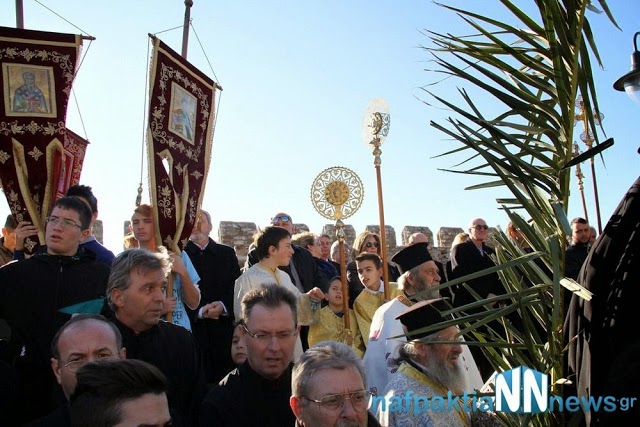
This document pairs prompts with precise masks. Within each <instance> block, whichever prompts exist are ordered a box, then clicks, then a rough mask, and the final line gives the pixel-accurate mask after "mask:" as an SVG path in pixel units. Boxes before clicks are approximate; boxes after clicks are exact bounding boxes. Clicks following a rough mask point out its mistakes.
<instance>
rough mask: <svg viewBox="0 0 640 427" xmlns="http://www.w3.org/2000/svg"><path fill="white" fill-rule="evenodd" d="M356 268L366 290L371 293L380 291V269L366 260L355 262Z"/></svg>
mask: <svg viewBox="0 0 640 427" xmlns="http://www.w3.org/2000/svg"><path fill="white" fill-rule="evenodd" d="M356 267H357V268H358V277H359V278H360V281H361V282H362V284H363V285H364V286H366V288H367V289H371V290H372V291H377V290H378V289H380V276H382V269H381V268H376V264H375V263H374V262H373V261H371V260H368V259H366V260H364V261H356Z"/></svg>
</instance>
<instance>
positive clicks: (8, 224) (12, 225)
mask: <svg viewBox="0 0 640 427" xmlns="http://www.w3.org/2000/svg"><path fill="white" fill-rule="evenodd" d="M17 226H18V224H16V220H15V219H13V215H11V214H9V215H7V220H6V221H5V222H4V228H6V229H8V230H15V229H16V227H17Z"/></svg>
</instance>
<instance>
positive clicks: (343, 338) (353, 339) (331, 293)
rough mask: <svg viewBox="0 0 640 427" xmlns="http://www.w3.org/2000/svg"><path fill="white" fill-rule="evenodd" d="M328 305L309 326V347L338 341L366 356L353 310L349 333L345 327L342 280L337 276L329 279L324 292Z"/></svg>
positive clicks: (351, 311)
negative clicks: (327, 288) (323, 342)
mask: <svg viewBox="0 0 640 427" xmlns="http://www.w3.org/2000/svg"><path fill="white" fill-rule="evenodd" d="M324 297H325V299H326V300H327V302H328V305H326V306H325V307H323V308H322V309H320V311H318V314H317V316H318V317H317V319H314V322H313V324H312V325H311V326H310V327H309V337H308V340H309V347H313V346H314V345H315V344H317V343H319V342H322V341H336V342H340V343H343V344H346V345H348V346H350V347H351V348H352V349H353V351H355V352H356V354H357V355H358V356H360V357H362V356H364V343H363V342H362V335H361V334H360V330H359V329H358V323H357V321H356V318H355V317H354V313H353V310H351V309H350V310H349V320H350V322H349V333H347V330H346V329H345V327H344V313H343V311H342V308H343V305H342V281H341V280H340V277H338V276H336V277H334V278H332V279H331V280H330V281H329V290H328V291H327V293H325V294H324Z"/></svg>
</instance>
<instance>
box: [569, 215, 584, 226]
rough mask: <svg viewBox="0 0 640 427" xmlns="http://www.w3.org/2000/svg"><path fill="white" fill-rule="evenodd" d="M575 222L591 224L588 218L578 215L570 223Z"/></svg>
mask: <svg viewBox="0 0 640 427" xmlns="http://www.w3.org/2000/svg"><path fill="white" fill-rule="evenodd" d="M573 224H589V223H588V222H587V220H586V219H584V218H580V217H579V216H578V217H575V218H573V219H572V220H571V223H570V224H569V225H573Z"/></svg>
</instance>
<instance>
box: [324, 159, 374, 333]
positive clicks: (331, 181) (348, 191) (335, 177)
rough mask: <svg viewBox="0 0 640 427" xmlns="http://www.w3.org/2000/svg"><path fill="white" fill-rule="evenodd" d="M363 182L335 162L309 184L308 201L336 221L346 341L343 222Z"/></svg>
mask: <svg viewBox="0 0 640 427" xmlns="http://www.w3.org/2000/svg"><path fill="white" fill-rule="evenodd" d="M363 199H364V186H363V185H362V181H361V180H360V177H358V175H356V173H355V172H353V171H352V170H351V169H347V168H344V167H341V166H335V167H332V168H329V169H325V170H323V171H322V172H320V173H319V174H318V176H317V177H316V179H315V180H314V181H313V184H312V185H311V202H312V203H313V207H314V208H315V209H316V211H318V213H319V214H320V215H322V216H323V217H325V218H328V219H333V220H335V221H336V237H337V238H338V242H339V245H340V246H339V249H340V279H341V281H342V311H343V313H344V315H343V317H342V318H343V320H344V330H345V335H346V337H347V343H346V344H348V345H351V344H352V343H353V334H352V333H351V322H350V320H349V287H348V286H347V264H346V261H345V260H346V257H345V250H344V240H345V234H344V223H343V222H342V220H343V219H345V218H349V217H350V216H351V215H353V214H354V213H356V211H357V210H358V209H359V208H360V205H362V200H363Z"/></svg>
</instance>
